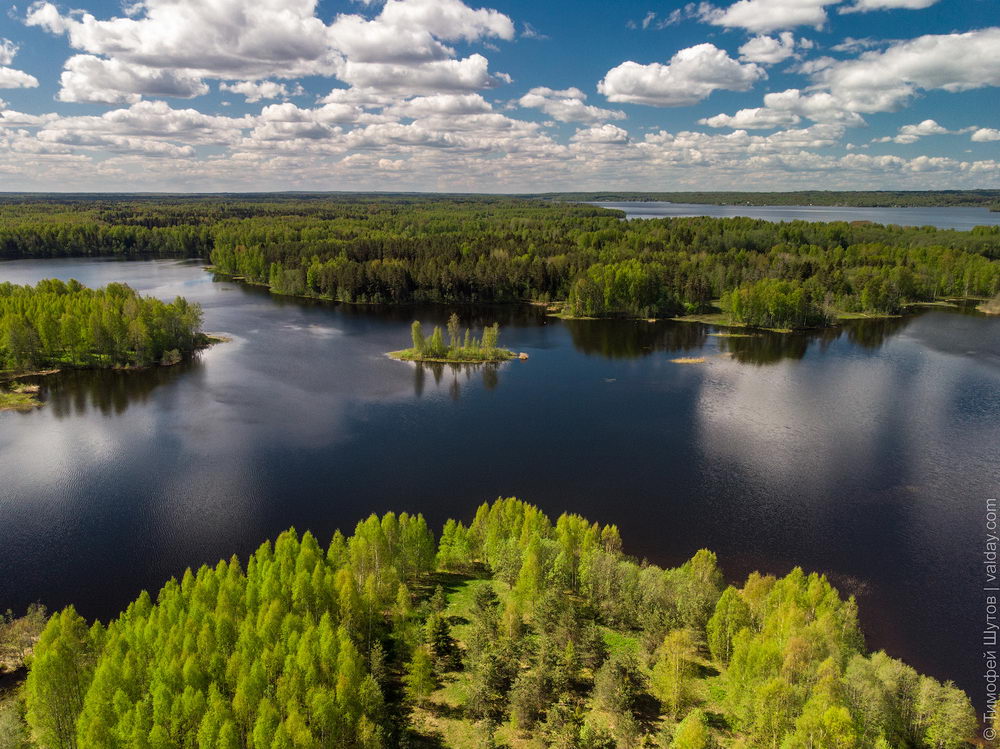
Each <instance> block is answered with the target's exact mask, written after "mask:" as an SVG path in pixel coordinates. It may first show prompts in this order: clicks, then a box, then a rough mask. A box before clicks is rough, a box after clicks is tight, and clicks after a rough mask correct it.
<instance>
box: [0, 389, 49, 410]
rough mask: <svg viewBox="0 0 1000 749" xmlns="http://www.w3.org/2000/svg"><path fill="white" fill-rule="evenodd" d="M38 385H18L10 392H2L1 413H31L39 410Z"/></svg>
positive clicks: (0, 397)
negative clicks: (33, 410) (34, 409)
mask: <svg viewBox="0 0 1000 749" xmlns="http://www.w3.org/2000/svg"><path fill="white" fill-rule="evenodd" d="M38 391H39V387H38V385H27V384H24V383H18V384H16V385H13V386H12V387H11V388H10V389H9V390H0V411H30V410H31V409H33V408H38V407H39V406H41V405H42V402H41V401H40V400H38Z"/></svg>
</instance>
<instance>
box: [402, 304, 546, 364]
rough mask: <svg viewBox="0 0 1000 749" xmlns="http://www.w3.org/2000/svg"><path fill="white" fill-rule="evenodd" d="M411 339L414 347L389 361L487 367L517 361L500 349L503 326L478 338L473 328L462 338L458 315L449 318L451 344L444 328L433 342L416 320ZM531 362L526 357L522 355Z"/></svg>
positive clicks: (485, 330) (495, 325) (489, 329)
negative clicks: (446, 337) (473, 333)
mask: <svg viewBox="0 0 1000 749" xmlns="http://www.w3.org/2000/svg"><path fill="white" fill-rule="evenodd" d="M410 338H411V339H412V342H413V346H412V347H410V348H408V349H402V350H401V351H390V352H389V354H388V355H389V357H390V358H393V359H400V360H402V361H412V362H433V363H440V364H486V363H496V362H502V361H507V360H508V359H513V358H514V357H515V354H514V352H513V351H508V350H507V349H505V348H500V346H499V345H498V344H499V340H500V323H493V324H492V325H487V326H486V327H485V328H483V333H482V335H481V336H480V337H479V338H477V337H475V336H474V335H472V331H471V330H470V329H469V328H465V334H464V335H463V334H462V323H461V321H460V320H459V317H458V315H457V314H456V313H454V312H453V313H452V314H451V316H449V318H448V340H447V341H445V337H444V333H443V332H442V331H441V328H440V326H437V325H435V326H434V332H433V333H432V334H431V336H430V338H427V337H426V336H425V335H424V332H423V327H422V326H421V324H420V321H419V320H414V321H413V325H411V326H410ZM521 357H522V358H525V359H526V358H527V355H526V354H522V355H521Z"/></svg>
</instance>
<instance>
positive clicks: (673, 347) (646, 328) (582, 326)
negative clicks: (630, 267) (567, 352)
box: [563, 320, 710, 359]
mask: <svg viewBox="0 0 1000 749" xmlns="http://www.w3.org/2000/svg"><path fill="white" fill-rule="evenodd" d="M563 325H565V326H566V329H567V330H568V331H569V334H570V336H571V337H572V339H573V345H574V346H575V347H576V350H577V351H580V352H582V353H584V354H589V355H598V356H603V357H606V358H608V359H636V358H638V357H641V356H648V355H649V354H652V353H653V352H655V351H694V350H698V349H701V348H702V347H704V345H705V342H706V341H707V340H708V333H709V332H710V328H709V327H708V326H705V325H695V324H692V323H676V322H655V323H650V322H644V321H636V320H565V321H563Z"/></svg>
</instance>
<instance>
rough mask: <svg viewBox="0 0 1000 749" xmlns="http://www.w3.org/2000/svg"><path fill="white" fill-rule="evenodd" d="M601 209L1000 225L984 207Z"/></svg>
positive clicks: (635, 205) (634, 213)
mask: <svg viewBox="0 0 1000 749" xmlns="http://www.w3.org/2000/svg"><path fill="white" fill-rule="evenodd" d="M593 205H599V206H602V207H604V208H616V209H618V210H620V211H625V213H626V214H627V218H677V217H680V216H712V217H714V218H732V217H733V216H745V217H747V218H759V219H764V220H765V221H871V222H872V223H875V224H897V225H899V226H936V227H938V228H939V229H961V230H963V231H967V230H969V229H971V228H973V227H974V226H998V225H1000V212H991V211H990V210H989V209H987V208H975V207H964V206H959V207H955V206H949V207H944V208H933V207H932V208H851V207H840V206H830V205H766V206H749V205H704V204H701V203H662V202H648V203H647V202H640V201H624V202H619V203H594V204H593Z"/></svg>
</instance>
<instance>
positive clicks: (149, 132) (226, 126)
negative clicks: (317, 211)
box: [38, 101, 251, 145]
mask: <svg viewBox="0 0 1000 749" xmlns="http://www.w3.org/2000/svg"><path fill="white" fill-rule="evenodd" d="M250 124H251V121H250V120H248V119H246V118H231V117H217V116H213V115H207V114H203V113H201V112H199V111H197V110H195V109H173V108H171V107H170V106H169V105H167V103H166V102H162V101H141V102H137V103H136V104H133V105H132V106H130V107H128V108H125V109H113V110H111V111H108V112H105V113H104V114H102V115H100V116H83V117H55V118H52V119H50V120H49V121H47V122H46V123H44V125H43V127H42V129H41V130H40V131H39V134H38V135H39V138H41V139H42V140H48V141H50V142H66V141H67V140H69V139H71V138H73V137H75V138H78V139H84V138H87V137H90V138H99V137H104V136H108V137H111V136H114V137H132V138H139V139H149V140H163V141H182V142H183V143H184V144H186V145H226V144H232V143H234V142H236V140H237V139H238V137H239V135H240V132H241V131H242V130H243V129H245V128H247V127H249V126H250ZM45 133H48V134H47V135H46V134H45ZM56 134H58V135H56Z"/></svg>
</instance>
